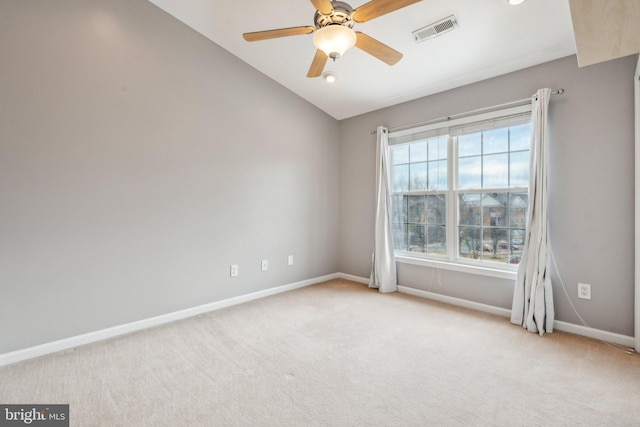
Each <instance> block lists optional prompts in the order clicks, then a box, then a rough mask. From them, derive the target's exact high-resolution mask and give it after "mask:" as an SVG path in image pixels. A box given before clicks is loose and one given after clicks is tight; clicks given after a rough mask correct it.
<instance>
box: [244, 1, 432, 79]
mask: <svg viewBox="0 0 640 427" xmlns="http://www.w3.org/2000/svg"><path fill="white" fill-rule="evenodd" d="M419 1H421V0H371V1H369V2H368V3H365V4H363V5H362V6H360V7H358V8H356V9H354V8H352V7H351V6H349V5H348V4H347V3H345V2H342V1H330V0H311V3H312V4H313V7H315V8H316V13H315V15H314V18H313V21H314V22H315V27H311V26H302V27H290V28H279V29H276V30H267V31H256V32H252V33H244V34H243V35H242V37H244V39H245V40H246V41H249V42H255V41H259V40H267V39H273V38H278V37H288V36H298V35H302V34H311V33H314V34H313V44H314V45H315V46H316V48H317V51H316V55H315V57H314V58H313V62H312V63H311V67H310V68H309V72H308V73H307V77H318V76H320V75H321V74H322V70H323V69H324V66H325V64H326V63H327V59H328V58H331V59H333V60H334V61H335V60H336V59H338V58H339V57H340V56H341V55H342V54H344V52H346V51H347V50H348V49H350V48H351V47H353V46H355V47H357V48H359V49H362V50H364V51H365V52H367V53H368V54H370V55H373V56H374V57H376V58H378V59H379V60H381V61H382V62H384V63H386V64H389V65H393V64H395V63H396V62H398V61H399V60H400V59H401V58H402V54H401V53H400V52H398V51H397V50H394V49H392V48H390V47H389V46H387V45H385V44H384V43H382V42H379V41H378V40H376V39H374V38H373V37H370V36H368V35H366V34H364V33H361V32H359V31H354V30H353V26H354V24H355V23H362V22H367V21H370V20H372V19H374V18H377V17H379V16H382V15H386V14H387V13H390V12H393V11H395V10H398V9H401V8H403V7H405V6H409V5H411V4H413V3H417V2H419Z"/></svg>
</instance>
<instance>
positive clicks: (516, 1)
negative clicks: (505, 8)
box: [507, 0, 524, 6]
mask: <svg viewBox="0 0 640 427" xmlns="http://www.w3.org/2000/svg"><path fill="white" fill-rule="evenodd" d="M507 2H508V3H509V4H510V5H511V6H517V5H519V4H520V3H524V0H507Z"/></svg>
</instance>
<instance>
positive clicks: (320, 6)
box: [311, 0, 333, 15]
mask: <svg viewBox="0 0 640 427" xmlns="http://www.w3.org/2000/svg"><path fill="white" fill-rule="evenodd" d="M311 3H313V7H315V8H316V10H317V11H318V12H320V13H321V14H323V15H328V14H330V13H331V11H332V10H333V5H332V4H331V0H311Z"/></svg>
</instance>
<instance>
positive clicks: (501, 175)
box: [482, 154, 509, 188]
mask: <svg viewBox="0 0 640 427" xmlns="http://www.w3.org/2000/svg"><path fill="white" fill-rule="evenodd" d="M482 172H483V173H482V188H507V187H508V186H509V155H508V154H492V155H490V156H483V164H482Z"/></svg>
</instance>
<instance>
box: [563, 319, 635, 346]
mask: <svg viewBox="0 0 640 427" xmlns="http://www.w3.org/2000/svg"><path fill="white" fill-rule="evenodd" d="M553 327H554V328H555V329H557V330H559V331H563V332H570V333H572V334H576V335H582V336H585V337H589V338H593V339H596V340H601V341H606V342H610V343H613V344H619V345H623V346H625V347H629V348H633V345H634V338H633V337H630V336H627V335H621V334H616V333H615V332H609V331H603V330H601V329H594V328H588V327H586V326H582V325H576V324H574V323H568V322H563V321H560V320H556V321H555V322H553Z"/></svg>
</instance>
